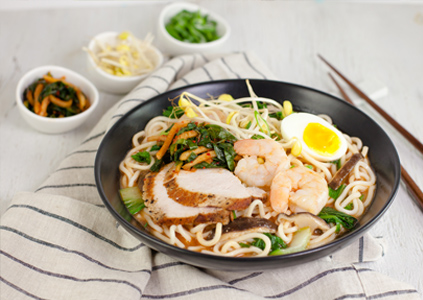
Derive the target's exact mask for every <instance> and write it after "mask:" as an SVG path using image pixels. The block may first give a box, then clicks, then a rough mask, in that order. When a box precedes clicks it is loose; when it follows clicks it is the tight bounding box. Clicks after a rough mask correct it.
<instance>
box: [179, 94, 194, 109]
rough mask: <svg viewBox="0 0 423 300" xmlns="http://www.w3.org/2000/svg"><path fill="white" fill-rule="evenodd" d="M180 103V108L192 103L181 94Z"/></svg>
mask: <svg viewBox="0 0 423 300" xmlns="http://www.w3.org/2000/svg"><path fill="white" fill-rule="evenodd" d="M178 105H179V107H180V108H182V109H184V108H186V107H188V106H191V103H190V102H189V101H188V100H187V99H185V98H184V96H182V95H181V97H179V101H178Z"/></svg>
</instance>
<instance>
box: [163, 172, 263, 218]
mask: <svg viewBox="0 0 423 300" xmlns="http://www.w3.org/2000/svg"><path fill="white" fill-rule="evenodd" d="M165 186H166V189H167V192H168V195H169V197H170V198H172V199H173V200H175V201H176V202H178V203H180V204H182V205H185V206H192V207H218V208H224V209H227V210H243V209H246V208H248V206H249V205H250V204H251V202H252V201H253V200H254V199H260V200H262V201H265V200H266V196H267V194H266V192H265V191H263V190H261V189H259V188H247V187H245V186H244V185H243V184H242V183H241V181H240V180H239V179H238V177H236V176H235V175H234V174H233V173H232V172H231V171H228V170H226V169H222V168H217V169H214V168H213V169H199V170H196V171H184V170H180V171H179V172H176V171H175V170H174V169H172V168H171V169H169V171H168V172H167V174H166V177H165Z"/></svg>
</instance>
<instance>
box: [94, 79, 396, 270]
mask: <svg viewBox="0 0 423 300" xmlns="http://www.w3.org/2000/svg"><path fill="white" fill-rule="evenodd" d="M245 80H246V79H223V80H214V81H206V82H199V83H195V84H191V85H186V86H183V87H179V88H175V89H172V90H168V91H166V92H164V93H161V94H159V95H157V96H154V97H152V98H151V99H148V100H146V101H144V102H142V103H140V104H138V105H136V106H135V107H133V108H132V109H130V110H129V111H128V112H126V113H125V114H124V115H123V116H122V117H121V118H120V119H119V120H118V121H116V123H115V124H114V125H113V126H112V127H111V128H110V129H109V130H108V132H107V133H106V135H105V136H104V137H103V140H102V141H101V143H100V145H99V147H98V150H97V154H96V158H95V163H94V175H95V181H96V186H97V190H98V193H99V195H100V197H101V199H102V201H103V203H104V205H105V206H106V207H107V209H108V210H109V212H110V213H111V214H112V216H113V217H114V218H115V219H116V220H117V221H118V222H119V223H121V224H122V225H123V226H124V227H125V229H126V230H128V231H129V230H130V231H132V233H135V234H136V235H141V236H142V238H144V239H146V240H148V241H149V242H152V243H157V244H159V245H160V246H162V247H164V248H167V249H171V250H172V251H174V252H175V253H180V254H183V255H187V254H188V255H191V256H193V257H198V258H204V257H213V258H214V259H216V260H220V261H222V262H225V261H227V262H230V261H233V260H236V261H237V262H240V263H242V262H251V261H254V262H262V261H263V262H265V261H268V260H272V261H275V262H280V261H285V260H289V259H292V258H296V257H301V256H309V255H311V254H314V253H317V252H325V250H326V249H328V248H332V249H340V248H341V245H342V244H344V243H345V244H349V243H347V241H350V242H353V241H355V240H357V239H358V238H359V237H361V236H362V235H363V234H364V233H365V232H366V231H367V230H369V229H370V228H371V227H372V226H373V225H374V224H375V223H376V222H377V221H378V220H379V219H380V218H381V217H382V215H383V214H384V213H385V212H386V211H387V209H388V208H389V207H390V206H391V204H392V202H393V200H394V199H395V196H396V194H397V193H398V189H399V185H400V178H401V171H400V158H399V155H398V151H397V150H396V147H395V145H394V143H393V142H392V140H391V138H390V137H389V136H388V134H387V133H386V131H385V130H384V129H383V128H382V127H381V126H380V125H379V124H378V123H377V122H375V121H374V120H373V119H372V118H371V117H370V116H368V115H367V114H365V113H364V112H363V111H362V110H360V109H358V108H357V107H355V106H354V105H352V104H350V103H348V102H346V101H344V100H342V99H340V98H338V97H336V96H334V95H331V94H329V93H326V92H323V91H321V90H318V89H315V88H312V87H308V86H304V85H301V84H296V83H290V82H285V81H278V80H267V79H249V81H250V83H251V85H252V86H254V82H268V83H270V84H284V85H287V86H292V87H295V88H300V89H305V90H309V91H313V92H316V93H319V94H323V95H325V96H327V97H330V98H332V99H334V100H336V101H341V102H343V103H344V104H345V105H347V106H349V109H353V110H356V111H358V112H359V113H360V114H363V115H364V116H365V117H366V118H367V119H369V121H371V122H372V123H373V125H374V126H376V127H377V128H378V129H380V130H381V131H382V132H384V133H385V135H386V137H387V140H388V141H389V142H390V144H391V146H392V149H394V151H395V153H393V154H394V156H395V158H396V159H395V162H394V165H395V166H394V170H393V172H394V174H395V176H394V186H393V188H392V192H391V194H390V195H389V199H388V200H387V202H386V204H385V205H384V206H383V207H382V208H381V209H380V211H379V212H378V213H377V214H376V215H375V216H374V217H373V218H372V219H370V220H369V221H368V223H367V224H365V225H363V226H360V227H358V228H356V229H354V230H353V231H351V232H349V233H347V234H344V235H343V236H341V237H340V238H337V239H335V240H333V241H331V242H329V243H328V244H324V245H321V246H319V247H317V248H313V249H308V250H304V251H300V252H296V253H291V254H286V255H275V256H265V257H227V256H219V255H212V254H204V253H201V252H196V251H190V250H187V249H182V248H179V247H177V246H174V245H170V244H168V243H166V242H164V241H162V240H160V239H158V238H156V237H154V236H152V235H150V234H148V233H145V232H142V231H141V230H139V229H138V228H136V227H135V226H134V225H132V224H131V223H130V222H128V221H127V220H126V219H124V218H123V217H122V216H121V215H120V214H119V213H118V212H117V211H116V210H115V209H114V208H113V207H112V205H111V204H110V202H109V201H108V199H107V197H106V195H105V193H104V190H103V187H102V186H101V184H100V183H101V180H100V172H99V167H98V166H99V153H101V151H102V149H103V148H104V147H105V141H106V140H107V137H108V135H109V134H111V132H113V130H115V129H116V128H117V127H119V124H120V123H122V122H124V120H125V118H126V117H127V116H128V115H130V114H132V113H134V112H135V111H137V110H139V109H141V108H142V106H144V105H145V104H147V103H149V102H152V101H155V100H156V99H157V98H161V97H163V96H166V95H167V94H170V93H177V92H178V91H184V90H186V89H189V88H194V87H197V86H202V85H214V84H219V83H235V84H237V83H239V82H243V83H245ZM333 252H336V250H334V251H333ZM175 256H177V255H175ZM278 267H282V266H281V265H278Z"/></svg>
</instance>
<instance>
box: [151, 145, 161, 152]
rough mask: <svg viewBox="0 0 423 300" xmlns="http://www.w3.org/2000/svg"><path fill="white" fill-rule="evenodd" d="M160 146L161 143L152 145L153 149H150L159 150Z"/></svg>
mask: <svg viewBox="0 0 423 300" xmlns="http://www.w3.org/2000/svg"><path fill="white" fill-rule="evenodd" d="M160 148H161V147H160V146H159V145H153V146H152V147H151V149H150V152H151V151H159V150H160Z"/></svg>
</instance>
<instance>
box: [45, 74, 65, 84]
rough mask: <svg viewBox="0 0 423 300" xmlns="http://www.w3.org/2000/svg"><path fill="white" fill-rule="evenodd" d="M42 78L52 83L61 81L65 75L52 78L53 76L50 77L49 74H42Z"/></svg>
mask: <svg viewBox="0 0 423 300" xmlns="http://www.w3.org/2000/svg"><path fill="white" fill-rule="evenodd" d="M43 78H44V80H45V81H46V82H48V83H54V82H58V81H63V80H65V79H66V77H65V76H62V77H60V78H54V77H51V76H48V75H44V76H43Z"/></svg>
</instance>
